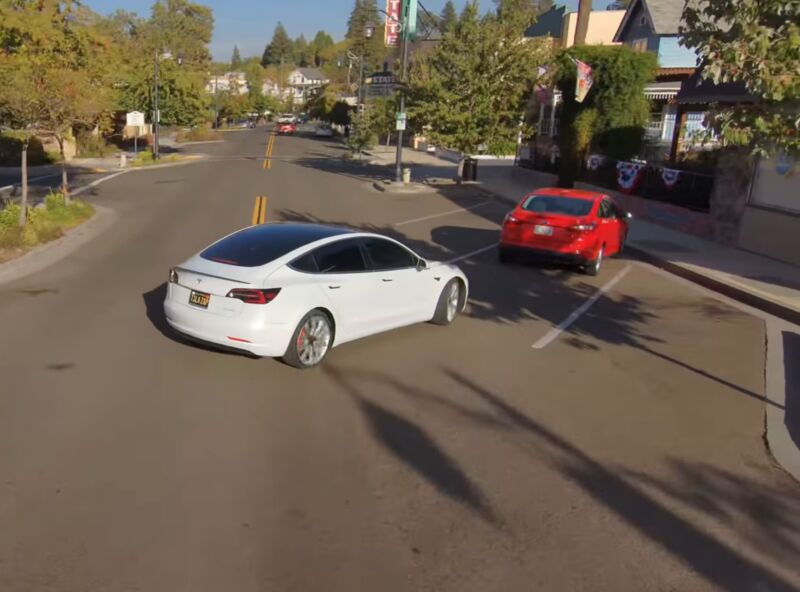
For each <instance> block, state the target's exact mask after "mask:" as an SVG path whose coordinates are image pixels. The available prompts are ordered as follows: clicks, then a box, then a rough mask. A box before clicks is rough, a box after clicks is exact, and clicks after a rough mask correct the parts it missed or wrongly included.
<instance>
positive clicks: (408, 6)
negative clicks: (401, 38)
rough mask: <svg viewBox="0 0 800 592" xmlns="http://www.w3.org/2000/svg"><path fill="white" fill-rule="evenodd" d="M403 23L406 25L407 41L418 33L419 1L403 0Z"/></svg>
mask: <svg viewBox="0 0 800 592" xmlns="http://www.w3.org/2000/svg"><path fill="white" fill-rule="evenodd" d="M403 22H404V23H406V31H405V33H406V36H407V37H406V39H408V38H410V37H413V36H414V35H415V34H416V32H417V0H403Z"/></svg>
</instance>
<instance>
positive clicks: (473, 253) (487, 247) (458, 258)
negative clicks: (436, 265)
mask: <svg viewBox="0 0 800 592" xmlns="http://www.w3.org/2000/svg"><path fill="white" fill-rule="evenodd" d="M496 246H497V243H492V244H491V245H488V246H486V247H483V248H481V249H476V250H474V251H472V252H470V253H467V254H466V255H459V256H458V257H455V258H454V259H450V260H449V261H445V263H455V262H456V261H462V260H464V259H469V258H470V257H474V256H475V255H480V254H481V253H485V252H486V251H490V250H491V249H494V248H495V247H496Z"/></svg>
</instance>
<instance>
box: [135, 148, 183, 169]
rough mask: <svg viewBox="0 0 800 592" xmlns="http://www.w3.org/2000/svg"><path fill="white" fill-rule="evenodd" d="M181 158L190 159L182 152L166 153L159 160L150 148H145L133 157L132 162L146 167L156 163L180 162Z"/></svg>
mask: <svg viewBox="0 0 800 592" xmlns="http://www.w3.org/2000/svg"><path fill="white" fill-rule="evenodd" d="M180 160H190V158H189V157H188V156H183V155H181V154H165V155H162V156H161V157H160V158H159V159H158V160H155V159H154V158H153V153H152V152H151V151H150V150H143V151H142V152H140V153H139V154H137V155H136V157H135V158H132V159H131V161H130V164H131V166H132V167H145V166H150V165H154V164H166V163H168V162H178V161H180Z"/></svg>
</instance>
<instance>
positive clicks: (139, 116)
mask: <svg viewBox="0 0 800 592" xmlns="http://www.w3.org/2000/svg"><path fill="white" fill-rule="evenodd" d="M125 125H129V126H131V127H143V126H144V113H142V112H141V111H131V112H130V113H126V114H125Z"/></svg>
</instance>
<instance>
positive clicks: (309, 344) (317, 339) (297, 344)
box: [283, 310, 333, 370]
mask: <svg viewBox="0 0 800 592" xmlns="http://www.w3.org/2000/svg"><path fill="white" fill-rule="evenodd" d="M332 344H333V324H332V323H331V319H330V317H329V316H328V315H327V314H325V313H324V312H322V311H321V310H312V311H311V312H310V313H308V314H307V315H306V316H304V317H303V319H302V320H301V321H300V323H298V325H297V329H295V332H294V334H293V335H292V341H291V342H290V343H289V347H288V349H287V350H286V354H284V356H283V361H284V362H286V363H287V364H289V365H290V366H294V367H295V368H300V369H301V370H306V369H308V368H313V367H314V366H317V365H319V364H320V363H321V362H322V360H324V359H325V356H327V355H328V352H329V351H330V349H331V345H332Z"/></svg>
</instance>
